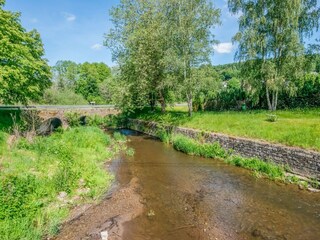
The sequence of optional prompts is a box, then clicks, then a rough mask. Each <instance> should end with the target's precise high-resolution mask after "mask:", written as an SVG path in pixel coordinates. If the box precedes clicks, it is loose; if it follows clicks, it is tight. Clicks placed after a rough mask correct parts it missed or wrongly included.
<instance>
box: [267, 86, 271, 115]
mask: <svg viewBox="0 0 320 240" xmlns="http://www.w3.org/2000/svg"><path fill="white" fill-rule="evenodd" d="M266 97H267V102H268V109H269V110H270V111H272V105H271V101H270V94H269V89H268V87H267V86H266Z"/></svg>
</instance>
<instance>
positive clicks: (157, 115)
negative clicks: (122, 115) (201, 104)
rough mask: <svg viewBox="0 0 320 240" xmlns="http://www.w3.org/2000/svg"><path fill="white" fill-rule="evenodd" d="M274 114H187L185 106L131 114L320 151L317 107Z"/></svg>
mask: <svg viewBox="0 0 320 240" xmlns="http://www.w3.org/2000/svg"><path fill="white" fill-rule="evenodd" d="M272 114H273V113H272ZM274 114H275V115H276V119H275V120H276V121H275V122H272V120H273V119H270V116H269V115H270V112H268V111H262V110H254V111H245V112H233V111H224V112H196V113H194V114H193V116H192V117H191V118H190V117H188V116H187V112H186V108H185V107H175V108H171V109H169V111H168V112H167V113H164V114H162V113H161V112H160V111H155V112H150V111H144V112H140V113H137V114H135V115H133V116H131V118H135V119H141V120H146V121H154V122H158V123H162V124H167V125H171V126H178V127H185V128H193V129H197V130H201V131H207V132H216V133H223V134H227V135H229V136H235V137H245V138H250V139H256V140H264V141H268V142H271V143H280V144H284V145H287V146H292V147H301V148H305V149H310V150H315V151H320V124H319V120H320V110H319V109H296V110H286V111H282V110H279V111H277V112H276V113H274ZM271 118H272V117H271Z"/></svg>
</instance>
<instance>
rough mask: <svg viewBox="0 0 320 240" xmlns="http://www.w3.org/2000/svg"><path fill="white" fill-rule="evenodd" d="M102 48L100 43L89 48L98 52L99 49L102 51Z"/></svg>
mask: <svg viewBox="0 0 320 240" xmlns="http://www.w3.org/2000/svg"><path fill="white" fill-rule="evenodd" d="M102 47H103V45H101V44H100V43H96V44H93V45H92V46H91V49H93V50H96V51H99V50H100V49H102Z"/></svg>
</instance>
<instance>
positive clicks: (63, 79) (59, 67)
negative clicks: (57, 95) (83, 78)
mask: <svg viewBox="0 0 320 240" xmlns="http://www.w3.org/2000/svg"><path fill="white" fill-rule="evenodd" d="M52 73H53V82H54V83H55V84H56V86H57V88H58V89H61V90H64V89H74V88H75V84H76V82H77V80H78V78H79V65H78V64H76V63H75V62H72V61H58V62H57V63H56V65H55V66H53V67H52Z"/></svg>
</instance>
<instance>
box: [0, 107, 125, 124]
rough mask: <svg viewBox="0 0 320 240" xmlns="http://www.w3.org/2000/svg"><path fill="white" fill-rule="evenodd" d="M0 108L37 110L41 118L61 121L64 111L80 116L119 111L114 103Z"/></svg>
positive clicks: (103, 114) (113, 113) (108, 113)
mask: <svg viewBox="0 0 320 240" xmlns="http://www.w3.org/2000/svg"><path fill="white" fill-rule="evenodd" d="M0 109H6V110H23V111H28V110H35V111H38V115H39V117H41V118H42V119H43V120H47V119H49V118H53V117H57V118H59V119H61V120H62V121H64V120H65V114H66V113H73V112H76V113H78V114H79V115H80V116H91V115H98V116H102V117H104V116H107V115H115V114H118V113H119V110H117V109H116V108H115V107H114V105H68V106H62V105H57V106H53V105H35V106H0Z"/></svg>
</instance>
